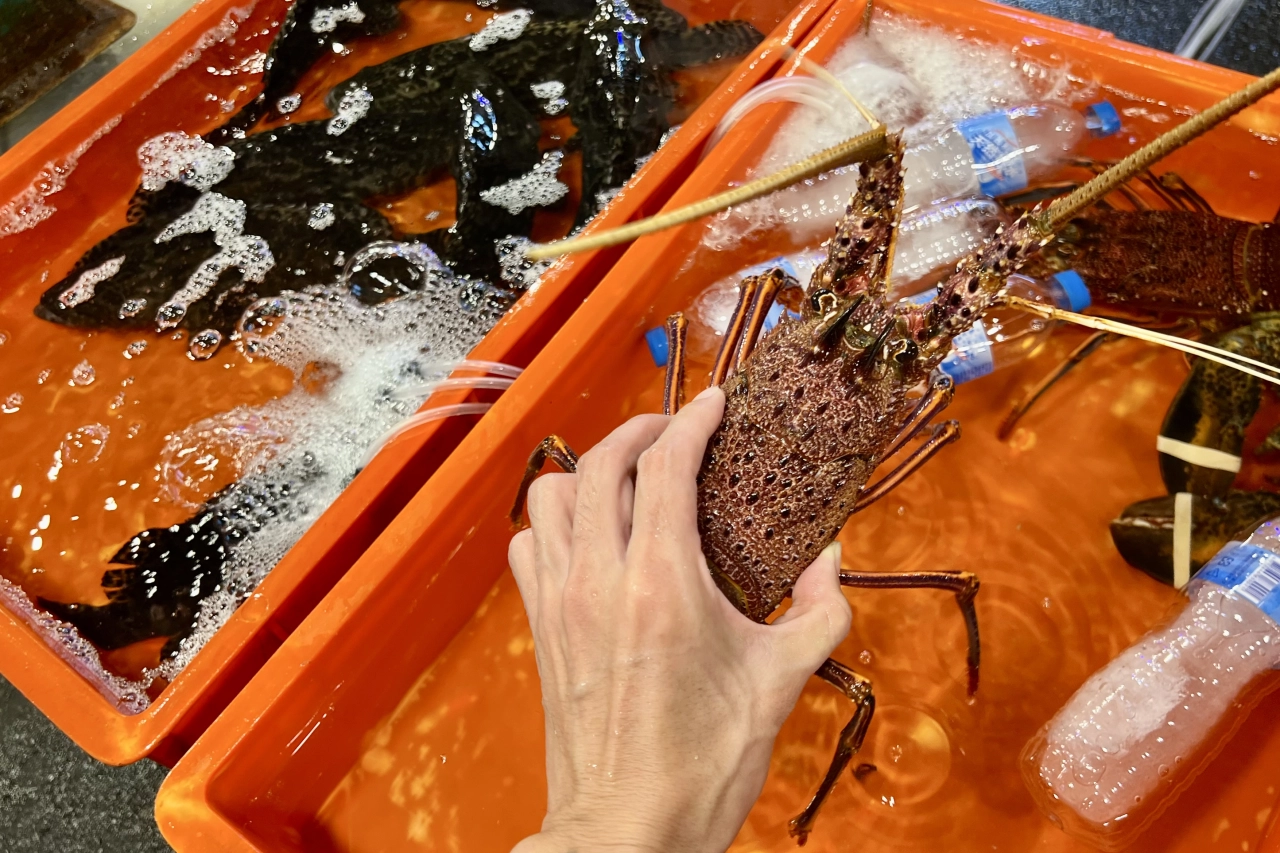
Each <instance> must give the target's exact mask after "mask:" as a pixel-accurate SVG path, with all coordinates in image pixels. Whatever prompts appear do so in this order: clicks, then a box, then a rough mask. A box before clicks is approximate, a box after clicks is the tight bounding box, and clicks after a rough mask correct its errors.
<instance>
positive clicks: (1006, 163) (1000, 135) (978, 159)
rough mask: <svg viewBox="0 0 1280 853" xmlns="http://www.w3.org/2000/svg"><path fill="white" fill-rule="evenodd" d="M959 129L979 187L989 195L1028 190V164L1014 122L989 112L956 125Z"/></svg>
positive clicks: (998, 113) (1001, 115)
mask: <svg viewBox="0 0 1280 853" xmlns="http://www.w3.org/2000/svg"><path fill="white" fill-rule="evenodd" d="M956 130H958V131H960V135H961V136H963V137H964V138H965V141H966V142H968V143H969V150H971V151H972V152H973V165H974V169H975V170H976V171H977V174H978V186H979V187H980V188H981V189H982V192H983V193H985V194H986V195H989V196H1000V195H1005V194H1006V193H1015V192H1017V191H1018V190H1023V189H1026V188H1027V164H1026V162H1025V161H1024V160H1023V159H1022V145H1021V144H1020V143H1019V142H1018V135H1017V134H1016V133H1014V131H1013V123H1012V122H1010V121H1009V117H1008V116H1007V115H1005V114H1004V113H1002V112H995V113H987V114H986V115H982V116H974V117H973V118H969V119H965V120H964V121H959V122H956Z"/></svg>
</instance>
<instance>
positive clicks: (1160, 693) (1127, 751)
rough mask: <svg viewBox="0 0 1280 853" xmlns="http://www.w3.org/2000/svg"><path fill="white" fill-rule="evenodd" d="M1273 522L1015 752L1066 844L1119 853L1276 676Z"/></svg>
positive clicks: (1210, 569)
mask: <svg viewBox="0 0 1280 853" xmlns="http://www.w3.org/2000/svg"><path fill="white" fill-rule="evenodd" d="M1278 555H1280V519H1272V520H1270V521H1267V522H1265V523H1263V524H1262V525H1261V526H1260V527H1259V528H1257V529H1256V530H1255V531H1254V533H1253V534H1252V535H1251V536H1249V538H1248V539H1247V540H1246V541H1245V542H1243V543H1242V542H1231V543H1229V544H1228V545H1227V546H1226V547H1224V548H1223V549H1222V550H1221V551H1219V552H1218V555H1217V556H1216V557H1214V558H1213V559H1212V560H1211V561H1209V562H1208V563H1207V564H1205V566H1204V568H1202V569H1201V570H1200V571H1199V572H1198V573H1197V574H1196V576H1195V577H1194V578H1193V579H1192V580H1191V583H1190V584H1189V585H1188V586H1187V593H1188V595H1189V596H1190V598H1191V601H1190V603H1189V604H1188V605H1187V606H1186V607H1185V608H1184V609H1183V610H1182V612H1181V613H1179V614H1178V615H1177V616H1176V617H1175V618H1174V619H1173V621H1172V622H1170V623H1169V624H1168V625H1167V626H1166V627H1164V628H1161V629H1158V630H1155V631H1152V632H1151V633H1149V634H1147V635H1146V636H1145V637H1143V638H1142V639H1141V640H1139V641H1138V642H1137V643H1135V644H1134V645H1133V646H1131V647H1129V648H1128V649H1126V650H1125V651H1123V652H1121V653H1120V655H1119V656H1117V657H1116V658H1115V660H1113V661H1111V663H1109V664H1107V665H1106V666H1105V667H1103V668H1102V669H1101V670H1099V671H1098V672H1096V673H1094V674H1093V676H1091V677H1090V678H1089V680H1088V681H1086V682H1085V683H1084V686H1082V687H1081V688H1080V689H1079V690H1078V691H1076V693H1075V695H1074V696H1072V697H1071V698H1070V699H1069V700H1068V701H1067V704H1066V705H1065V706H1063V708H1062V710H1060V711H1059V712H1058V713H1057V714H1056V715H1055V716H1054V718H1053V719H1052V720H1050V721H1049V722H1048V723H1047V724H1046V725H1045V726H1044V728H1042V729H1041V730H1040V732H1039V733H1038V734H1037V735H1036V736H1035V737H1034V738H1032V739H1031V741H1030V742H1029V743H1028V744H1027V746H1026V748H1025V749H1024V750H1023V754H1022V771H1023V777H1024V779H1025V780H1026V782H1027V786H1028V787H1029V788H1030V789H1031V793H1032V795H1033V796H1034V798H1035V799H1036V801H1037V804H1038V805H1039V806H1040V807H1041V808H1042V809H1043V810H1044V811H1045V812H1046V813H1047V814H1048V815H1049V816H1050V818H1051V819H1052V820H1053V821H1054V822H1055V823H1057V824H1059V825H1060V826H1061V827H1062V828H1063V829H1064V830H1066V831H1067V832H1068V833H1069V834H1071V835H1073V836H1076V837H1078V838H1080V839H1082V840H1085V841H1088V842H1089V843H1092V844H1093V845H1094V846H1097V847H1101V848H1102V849H1105V850H1117V849H1120V848H1122V847H1124V846H1126V845H1128V844H1129V843H1130V842H1131V841H1132V840H1133V838H1134V837H1135V836H1136V835H1137V834H1138V833H1139V832H1141V831H1142V830H1143V829H1145V828H1146V827H1147V826H1148V825H1150V823H1151V822H1152V821H1153V820H1155V819H1156V817H1158V816H1159V814H1160V813H1161V812H1162V811H1164V810H1165V809H1166V808H1167V807H1168V806H1169V805H1170V804H1171V803H1172V802H1173V801H1174V800H1175V799H1176V798H1177V796H1178V795H1179V794H1180V793H1181V792H1182V791H1183V790H1184V789H1185V788H1186V787H1187V786H1188V785H1189V784H1190V783H1191V781H1192V780H1193V779H1194V778H1195V776H1196V775H1197V774H1198V773H1199V772H1200V770H1201V769H1202V768H1203V767H1204V766H1205V765H1206V764H1207V763H1208V762H1209V761H1210V760H1211V759H1212V758H1213V756H1214V755H1215V754H1216V753H1217V751H1218V750H1219V749H1220V748H1221V747H1222V745H1223V744H1224V743H1225V742H1226V740H1227V739H1228V738H1229V737H1230V735H1231V734H1232V732H1234V731H1235V729H1236V727H1237V726H1238V725H1239V723H1240V722H1242V721H1243V719H1244V717H1245V715H1246V714H1247V712H1248V708H1249V707H1250V704H1251V702H1254V701H1256V700H1257V699H1258V698H1260V697H1261V695H1262V692H1263V691H1262V690H1257V689H1250V688H1251V687H1257V686H1258V685H1257V684H1255V682H1256V680H1257V679H1258V676H1260V675H1262V674H1263V673H1265V672H1266V671H1267V670H1270V669H1275V668H1277V667H1280V556H1278Z"/></svg>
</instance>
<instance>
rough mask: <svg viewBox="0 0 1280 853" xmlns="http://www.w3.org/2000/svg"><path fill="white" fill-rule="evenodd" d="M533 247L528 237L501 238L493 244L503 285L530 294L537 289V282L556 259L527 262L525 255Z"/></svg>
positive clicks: (527, 258)
mask: <svg viewBox="0 0 1280 853" xmlns="http://www.w3.org/2000/svg"><path fill="white" fill-rule="evenodd" d="M533 245H534V242H533V241H532V240H530V239H529V238H528V237H503V238H502V239H501V240H498V241H497V242H496V243H495V244H494V250H495V251H496V252H497V253H498V268H499V270H500V271H501V272H500V275H501V276H502V282H503V284H505V285H507V286H508V287H511V288H514V289H516V290H524V291H528V292H530V293H532V292H533V291H535V290H537V289H538V282H539V281H541V280H542V276H543V274H544V273H546V271H547V270H549V269H551V265H552V264H554V263H555V260H556V259H555V258H547V259H546V260H541V261H531V260H529V257H528V255H527V254H526V253H527V252H528V250H529V249H530V248H532V247H533Z"/></svg>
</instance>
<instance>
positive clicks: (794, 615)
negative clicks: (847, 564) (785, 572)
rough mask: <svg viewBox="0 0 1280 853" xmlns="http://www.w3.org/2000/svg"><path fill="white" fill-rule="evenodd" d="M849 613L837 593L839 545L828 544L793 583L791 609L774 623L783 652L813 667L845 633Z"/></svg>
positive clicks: (833, 648)
mask: <svg viewBox="0 0 1280 853" xmlns="http://www.w3.org/2000/svg"><path fill="white" fill-rule="evenodd" d="M852 621H853V613H852V611H851V610H850V608H849V602H848V600H847V599H845V597H844V593H843V592H841V591H840V543H839V542H832V543H831V544H830V545H828V546H827V547H826V548H825V549H823V551H822V553H821V554H819V555H818V559H816V560H814V561H813V564H812V565H810V566H809V568H807V569H805V571H804V574H802V575H800V579H799V580H797V581H796V585H795V587H794V588H793V589H792V591H791V607H790V609H788V610H787V612H786V613H784V614H782V615H781V616H779V617H778V618H777V620H775V621H774V623H773V627H774V628H775V629H777V630H778V640H779V641H780V643H781V644H783V645H784V647H785V648H784V649H783V650H782V651H783V653H784V654H785V655H786V656H787V657H788V658H790V659H791V660H794V661H797V662H800V661H804V662H806V663H808V662H809V661H812V662H813V668H815V669H816V668H817V666H818V665H819V664H821V663H822V662H823V661H824V660H826V659H827V657H828V656H829V655H830V654H831V653H832V652H833V651H835V648H836V646H838V645H840V641H841V640H843V639H844V638H845V635H846V634H848V633H849V625H850V624H851V623H852Z"/></svg>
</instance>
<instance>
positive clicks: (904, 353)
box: [893, 341, 920, 364]
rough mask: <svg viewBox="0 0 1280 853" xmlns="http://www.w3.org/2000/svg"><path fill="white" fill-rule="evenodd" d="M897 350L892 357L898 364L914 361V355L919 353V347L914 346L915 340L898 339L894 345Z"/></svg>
mask: <svg viewBox="0 0 1280 853" xmlns="http://www.w3.org/2000/svg"><path fill="white" fill-rule="evenodd" d="M895 348H896V349H897V352H895V353H894V354H893V357H894V358H895V359H897V361H898V364H907V363H908V362H910V361H914V360H915V357H916V356H918V355H919V354H920V348H919V347H917V346H916V344H915V341H899V342H898V344H897V346H896V347H895Z"/></svg>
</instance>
